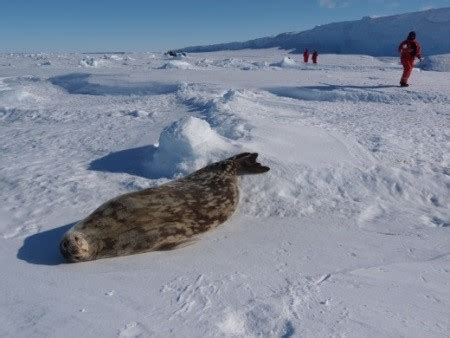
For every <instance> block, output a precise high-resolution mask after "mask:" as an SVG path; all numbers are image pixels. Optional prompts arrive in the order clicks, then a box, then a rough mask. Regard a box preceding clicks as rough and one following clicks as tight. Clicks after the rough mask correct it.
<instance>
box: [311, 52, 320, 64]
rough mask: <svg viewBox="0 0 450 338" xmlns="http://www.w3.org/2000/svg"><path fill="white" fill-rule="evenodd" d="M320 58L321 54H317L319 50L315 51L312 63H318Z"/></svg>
mask: <svg viewBox="0 0 450 338" xmlns="http://www.w3.org/2000/svg"><path fill="white" fill-rule="evenodd" d="M318 57H319V53H317V50H315V49H314V52H313V53H312V58H311V59H312V62H313V63H317V58H318Z"/></svg>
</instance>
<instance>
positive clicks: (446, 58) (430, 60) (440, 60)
mask: <svg viewBox="0 0 450 338" xmlns="http://www.w3.org/2000/svg"><path fill="white" fill-rule="evenodd" d="M418 67H419V68H421V69H423V70H434V71H437V72H450V54H444V55H433V56H427V57H425V59H424V60H423V61H422V62H420V63H419V64H418Z"/></svg>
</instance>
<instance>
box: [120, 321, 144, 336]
mask: <svg viewBox="0 0 450 338" xmlns="http://www.w3.org/2000/svg"><path fill="white" fill-rule="evenodd" d="M149 335H150V332H149V331H148V330H147V329H146V328H145V326H144V325H142V324H141V323H139V322H130V323H128V324H126V325H125V326H124V327H123V328H121V329H120V330H119V333H118V335H117V337H119V338H142V337H148V336H149Z"/></svg>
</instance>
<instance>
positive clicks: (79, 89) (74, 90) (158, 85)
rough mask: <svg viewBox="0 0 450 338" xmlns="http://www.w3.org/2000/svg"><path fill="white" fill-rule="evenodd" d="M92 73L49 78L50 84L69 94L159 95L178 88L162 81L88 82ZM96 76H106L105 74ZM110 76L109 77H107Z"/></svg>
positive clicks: (176, 85)
mask: <svg viewBox="0 0 450 338" xmlns="http://www.w3.org/2000/svg"><path fill="white" fill-rule="evenodd" d="M91 76H92V74H89V73H71V74H67V75H61V76H55V77H52V78H49V79H48V81H50V83H51V84H53V85H55V86H59V87H61V88H63V89H65V90H66V91H67V92H68V93H69V94H86V95H161V94H170V93H173V92H175V91H176V90H177V89H178V84H171V83H162V82H136V83H121V82H117V83H111V82H112V81H110V83H108V84H106V83H104V84H100V83H91V82H89V79H90V77H91ZM95 76H96V77H103V78H108V77H107V76H105V75H95ZM109 78H111V77H109Z"/></svg>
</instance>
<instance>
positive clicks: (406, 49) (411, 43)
mask: <svg viewBox="0 0 450 338" xmlns="http://www.w3.org/2000/svg"><path fill="white" fill-rule="evenodd" d="M398 51H399V53H400V61H401V63H402V65H403V75H402V78H401V80H400V84H407V83H408V79H409V76H410V75H411V72H412V70H413V68H414V59H415V58H416V57H417V58H419V59H421V58H422V56H421V54H420V45H419V43H418V42H417V41H416V40H415V39H407V40H405V41H403V42H402V43H401V44H400V46H398Z"/></svg>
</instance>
